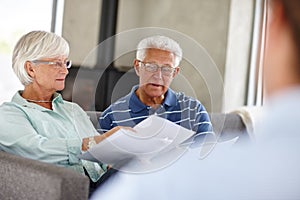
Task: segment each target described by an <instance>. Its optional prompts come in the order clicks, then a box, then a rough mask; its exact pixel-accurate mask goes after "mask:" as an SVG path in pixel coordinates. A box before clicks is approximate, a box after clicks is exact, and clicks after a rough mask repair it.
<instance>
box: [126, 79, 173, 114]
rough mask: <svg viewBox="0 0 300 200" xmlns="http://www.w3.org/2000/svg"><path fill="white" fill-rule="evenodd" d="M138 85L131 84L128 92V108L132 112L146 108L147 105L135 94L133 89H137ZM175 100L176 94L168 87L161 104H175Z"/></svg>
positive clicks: (169, 105)
mask: <svg viewBox="0 0 300 200" xmlns="http://www.w3.org/2000/svg"><path fill="white" fill-rule="evenodd" d="M138 87H139V86H138V85H135V86H133V88H132V89H131V92H130V99H129V108H130V109H131V111H132V112H135V113H137V112H140V111H141V110H145V109H148V108H149V106H146V105H145V104H143V103H142V102H141V101H140V99H139V98H138V97H137V95H136V94H135V91H136V90H137V89H138ZM176 104H177V101H176V94H175V92H174V91H173V90H172V89H170V88H169V89H168V90H167V92H166V94H165V100H164V102H163V104H162V105H163V106H164V107H165V106H168V107H171V106H176Z"/></svg>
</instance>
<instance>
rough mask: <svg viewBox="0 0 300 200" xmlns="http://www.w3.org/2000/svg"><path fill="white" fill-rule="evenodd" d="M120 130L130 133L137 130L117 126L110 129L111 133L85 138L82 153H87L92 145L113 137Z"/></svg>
mask: <svg viewBox="0 0 300 200" xmlns="http://www.w3.org/2000/svg"><path fill="white" fill-rule="evenodd" d="M120 129H126V130H130V131H133V132H135V130H134V129H133V128H131V127H126V126H116V127H114V128H112V129H110V130H109V131H107V132H106V133H104V134H101V135H96V136H93V137H88V138H83V139H82V145H81V149H82V151H87V150H88V149H89V148H91V147H92V145H95V144H98V143H99V142H101V141H102V140H104V139H105V138H107V137H109V136H111V135H112V134H114V133H115V132H117V131H118V130H120Z"/></svg>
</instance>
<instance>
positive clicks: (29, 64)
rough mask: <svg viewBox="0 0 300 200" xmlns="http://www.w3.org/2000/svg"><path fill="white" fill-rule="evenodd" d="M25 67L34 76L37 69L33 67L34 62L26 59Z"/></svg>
mask: <svg viewBox="0 0 300 200" xmlns="http://www.w3.org/2000/svg"><path fill="white" fill-rule="evenodd" d="M24 68H25V70H26V72H27V74H28V75H29V76H30V77H31V78H33V77H34V74H35V69H34V67H33V64H32V63H31V62H29V61H26V62H25V64H24Z"/></svg>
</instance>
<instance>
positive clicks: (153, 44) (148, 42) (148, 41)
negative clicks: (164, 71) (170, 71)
mask: <svg viewBox="0 0 300 200" xmlns="http://www.w3.org/2000/svg"><path fill="white" fill-rule="evenodd" d="M151 48H154V49H160V50H165V51H169V52H171V53H173V54H174V55H175V60H174V67H178V65H179V63H180V61H181V59H182V49H181V47H180V46H179V44H178V43H177V42H176V41H174V40H173V39H171V38H169V37H166V36H161V35H155V36H151V37H147V38H144V39H142V40H141V41H140V42H139V44H138V46H137V51H136V59H138V60H144V58H145V57H146V50H147V49H151Z"/></svg>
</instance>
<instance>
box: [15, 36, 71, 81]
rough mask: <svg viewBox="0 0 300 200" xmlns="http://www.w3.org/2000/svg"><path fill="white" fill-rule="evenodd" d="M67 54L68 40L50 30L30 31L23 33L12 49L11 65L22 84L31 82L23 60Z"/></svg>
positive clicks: (66, 55)
mask: <svg viewBox="0 0 300 200" xmlns="http://www.w3.org/2000/svg"><path fill="white" fill-rule="evenodd" d="M58 56H65V57H68V56H69V44H68V42H67V41H66V40H65V39H64V38H62V37H60V36H58V35H56V34H54V33H51V32H46V31H32V32H29V33H27V34H25V35H23V36H22V37H21V38H20V39H19V41H18V42H17V44H16V45H15V48H14V50H13V56H12V67H13V70H14V72H15V74H16V75H17V77H18V78H19V80H20V81H21V83H22V84H23V85H28V84H30V83H31V82H32V78H31V77H30V76H29V75H28V74H27V72H26V70H25V67H24V65H25V62H26V61H32V60H39V59H44V58H55V57H58Z"/></svg>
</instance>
